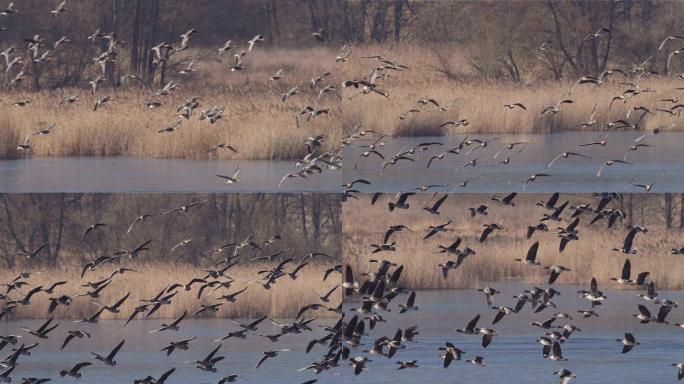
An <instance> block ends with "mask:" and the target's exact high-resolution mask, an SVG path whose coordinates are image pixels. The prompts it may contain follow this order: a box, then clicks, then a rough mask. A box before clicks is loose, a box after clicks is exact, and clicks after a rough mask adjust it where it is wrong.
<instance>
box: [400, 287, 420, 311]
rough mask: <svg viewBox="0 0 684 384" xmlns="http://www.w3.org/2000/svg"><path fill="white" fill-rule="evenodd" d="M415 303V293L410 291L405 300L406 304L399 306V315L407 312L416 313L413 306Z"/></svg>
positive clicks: (415, 307) (416, 308) (415, 308)
mask: <svg viewBox="0 0 684 384" xmlns="http://www.w3.org/2000/svg"><path fill="white" fill-rule="evenodd" d="M415 301H416V292H415V291H412V292H411V293H410V294H409V297H408V299H407V300H406V304H399V308H401V310H400V311H399V313H406V312H408V311H417V310H418V307H417V306H416V305H415V304H414V303H415Z"/></svg>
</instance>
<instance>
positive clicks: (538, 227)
mask: <svg viewBox="0 0 684 384" xmlns="http://www.w3.org/2000/svg"><path fill="white" fill-rule="evenodd" d="M536 231H542V232H548V231H549V227H548V226H547V225H546V224H544V223H537V224H536V225H530V226H528V227H527V235H526V238H527V239H531V238H532V235H534V233H535V232H536Z"/></svg>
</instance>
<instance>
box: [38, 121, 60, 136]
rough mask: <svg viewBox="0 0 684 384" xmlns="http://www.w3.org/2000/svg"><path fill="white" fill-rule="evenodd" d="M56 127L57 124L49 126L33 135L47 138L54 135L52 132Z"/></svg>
mask: <svg viewBox="0 0 684 384" xmlns="http://www.w3.org/2000/svg"><path fill="white" fill-rule="evenodd" d="M56 126H57V123H52V124H50V125H48V126H47V127H45V128H41V129H39V130H38V131H37V132H35V133H34V134H33V136H45V135H49V134H50V133H52V130H53V129H55V127H56Z"/></svg>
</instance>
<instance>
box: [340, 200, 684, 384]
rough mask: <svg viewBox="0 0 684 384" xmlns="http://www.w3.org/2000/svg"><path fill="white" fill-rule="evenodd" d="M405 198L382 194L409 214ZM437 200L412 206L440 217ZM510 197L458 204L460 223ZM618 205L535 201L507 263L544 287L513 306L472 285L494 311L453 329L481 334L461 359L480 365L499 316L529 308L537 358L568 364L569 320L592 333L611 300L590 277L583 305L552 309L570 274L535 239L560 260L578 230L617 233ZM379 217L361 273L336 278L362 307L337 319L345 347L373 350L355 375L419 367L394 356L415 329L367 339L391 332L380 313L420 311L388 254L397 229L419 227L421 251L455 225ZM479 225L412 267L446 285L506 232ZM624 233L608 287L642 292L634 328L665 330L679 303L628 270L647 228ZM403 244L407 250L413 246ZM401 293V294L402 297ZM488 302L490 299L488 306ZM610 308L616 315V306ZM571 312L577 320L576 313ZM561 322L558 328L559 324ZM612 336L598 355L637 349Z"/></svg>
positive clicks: (645, 275)
mask: <svg viewBox="0 0 684 384" xmlns="http://www.w3.org/2000/svg"><path fill="white" fill-rule="evenodd" d="M382 195H383V194H381V193H376V194H374V195H373V196H372V198H370V199H369V200H370V204H371V205H375V206H376V207H377V205H376V204H379V202H380V201H383V198H382ZM413 195H415V193H413V192H410V193H400V194H397V196H395V197H393V198H392V197H390V201H389V202H388V203H387V204H388V209H389V212H396V211H397V210H408V209H410V206H411V204H410V197H411V196H413ZM437 196H439V195H438V194H434V195H433V198H432V199H431V200H430V201H428V203H427V204H426V205H424V206H422V207H420V208H422V210H423V211H426V212H427V213H426V214H428V215H429V216H430V217H432V216H435V217H439V215H440V214H441V212H440V207H441V206H442V205H443V204H444V203H445V200H447V198H448V197H449V196H452V195H449V194H445V195H443V196H441V197H439V198H437ZM515 198H516V193H511V194H508V195H505V196H494V197H492V198H491V201H493V202H495V203H494V204H496V205H497V206H496V207H492V208H490V207H489V206H488V205H487V203H483V204H480V205H478V206H475V207H470V208H468V210H467V211H466V209H465V206H464V205H463V210H464V211H466V212H464V216H465V217H467V219H466V220H469V221H472V220H474V219H475V218H476V217H481V218H484V219H490V220H491V219H492V217H493V216H494V217H495V214H496V211H497V210H499V209H500V208H504V207H508V208H509V209H516V208H515V207H516V201H515ZM620 199H622V196H621V195H620V194H616V193H604V194H596V196H595V197H594V199H592V200H593V202H591V203H586V204H578V205H575V206H570V202H569V201H567V200H566V201H563V199H561V195H560V194H559V193H554V194H552V195H551V196H549V197H548V199H546V200H542V201H540V202H538V203H536V205H537V206H539V207H540V208H539V209H540V210H541V214H540V217H539V220H538V221H536V222H533V223H530V225H529V226H528V227H527V234H526V237H527V239H528V241H529V242H530V243H531V244H530V246H529V249H528V251H527V252H526V253H525V254H521V255H517V256H518V257H517V258H515V256H511V261H512V262H517V263H520V264H521V266H522V268H528V269H529V270H530V274H531V275H533V274H535V273H538V271H539V270H540V269H541V270H542V271H548V272H547V273H548V287H547V288H541V287H538V286H532V287H529V289H525V290H524V292H521V293H519V294H517V295H515V296H514V297H513V299H514V301H513V302H512V303H511V304H510V305H506V304H505V301H506V300H505V299H501V298H500V297H501V296H500V294H501V291H500V290H497V289H496V288H495V287H493V286H485V287H482V288H479V289H477V292H481V293H477V292H476V291H474V290H473V293H474V294H476V295H479V294H482V295H483V301H484V303H486V307H483V308H487V309H491V310H494V311H495V315H493V316H492V317H491V322H490V323H485V321H484V319H483V318H482V316H481V314H476V313H473V314H472V320H471V321H469V322H468V323H467V324H466V325H465V326H464V327H463V328H462V329H461V328H459V329H457V330H456V332H457V334H462V335H472V336H480V337H481V346H482V350H481V351H476V352H474V354H473V353H472V352H471V354H469V355H468V356H472V358H470V359H468V360H466V362H469V363H472V364H475V365H478V366H481V367H484V366H486V362H485V358H486V356H487V355H486V351H487V347H488V346H489V345H490V344H492V343H496V337H497V336H498V335H499V331H498V330H497V329H496V328H497V326H496V325H497V324H499V325H500V323H501V322H504V321H505V319H507V318H510V317H512V316H516V314H518V313H522V311H523V309H524V307H525V306H529V307H531V310H532V311H533V313H534V314H535V316H540V318H539V320H537V321H534V322H532V323H531V324H530V325H531V326H532V327H538V328H539V329H540V332H542V334H541V335H540V336H539V338H538V339H537V342H538V343H539V344H540V348H541V354H540V357H541V358H544V359H549V360H552V361H559V362H563V361H566V360H567V359H566V357H565V356H564V355H563V353H562V348H567V346H569V345H572V338H571V335H573V334H574V332H579V331H581V329H580V327H579V326H578V325H579V324H578V323H576V322H573V321H574V320H573V316H577V317H580V318H581V319H583V320H581V321H582V324H581V325H582V328H585V330H586V328H588V327H591V322H592V320H591V319H595V318H598V317H599V316H600V313H601V312H602V311H601V308H603V306H604V305H605V304H606V303H608V302H609V301H610V300H609V298H608V296H607V295H606V294H604V293H603V292H602V291H601V290H600V289H599V282H598V281H597V278H595V277H590V276H587V277H586V281H587V283H589V285H588V287H586V288H584V289H581V290H579V291H578V292H577V294H578V295H579V297H580V298H582V299H584V300H583V302H584V303H585V304H586V305H585V306H582V307H578V308H561V307H560V304H559V305H556V304H555V303H554V297H556V296H559V295H561V291H563V290H562V289H561V288H558V287H557V286H556V285H554V284H555V283H556V282H557V280H558V278H559V276H561V275H562V274H567V273H573V272H572V270H571V269H570V268H568V267H567V266H564V265H561V264H553V265H545V264H544V263H543V261H544V257H540V256H541V255H538V250H539V246H540V240H542V241H550V240H545V239H544V237H546V235H544V234H543V233H544V232H549V235H550V234H551V233H554V232H555V234H554V237H556V238H557V239H558V240H559V246H558V252H559V253H560V254H562V253H563V251H564V250H566V249H567V247H568V244H569V243H571V242H574V241H580V238H581V237H580V234H581V232H582V231H583V230H584V229H585V228H586V230H589V228H590V227H589V226H594V227H595V226H598V225H604V226H606V227H607V228H618V227H619V226H620V225H622V224H619V223H621V222H622V220H623V219H625V217H626V214H625V212H623V211H621V210H619V209H616V208H614V206H615V203H616V202H618V201H619V200H620ZM426 200H427V199H426ZM433 200H436V201H433ZM594 204H595V206H594ZM376 207H374V208H371V209H376V210H377V209H382V207H377V208H376ZM414 209H415V208H414ZM518 209H520V208H518ZM493 211H494V212H493ZM387 215H388V219H387V220H386V221H387V222H389V223H388V224H391V225H389V226H387V227H385V228H384V229H382V232H381V233H382V236H381V239H379V241H378V242H376V243H375V244H371V247H372V248H371V249H369V250H368V256H367V259H365V258H362V259H361V260H367V261H368V263H369V264H368V269H367V270H363V271H358V270H356V271H355V270H353V268H352V266H351V265H346V266H345V271H344V282H343V285H342V287H343V289H344V292H345V296H346V297H347V301H351V302H352V303H359V302H360V305H358V308H354V307H351V306H345V309H346V310H345V314H348V315H350V316H351V318H350V319H349V320H346V321H345V328H344V333H343V335H344V336H343V339H344V340H345V341H346V342H347V343H348V344H349V346H350V348H351V349H352V351H354V350H355V349H356V347H357V346H359V345H372V348H371V349H369V350H364V351H363V353H361V351H357V352H358V355H357V356H355V357H352V358H351V359H350V363H351V364H352V366H353V367H354V373H355V374H357V375H359V374H362V373H363V372H365V371H367V370H368V369H369V367H370V366H372V363H371V362H372V361H377V359H378V358H382V357H386V358H390V359H391V358H394V359H397V358H399V359H400V360H398V361H396V364H397V369H408V368H416V367H418V366H419V365H418V361H417V360H401V358H400V357H399V356H400V355H401V354H408V355H410V354H411V350H412V349H415V348H417V347H414V346H415V345H416V344H417V343H420V341H419V340H418V337H417V335H419V333H420V330H419V327H418V326H411V327H409V328H406V329H402V328H398V329H396V332H395V333H394V334H390V335H386V334H385V335H378V334H377V332H376V333H375V334H374V333H373V329H374V328H375V327H376V325H377V324H379V323H384V324H385V326H384V328H385V329H388V330H389V332H392V330H391V329H393V327H392V324H391V319H388V317H387V315H390V314H393V315H392V317H391V318H393V319H396V321H401V320H400V319H402V314H404V313H407V312H412V311H417V310H418V307H419V302H420V300H419V296H420V293H417V292H416V291H409V290H407V289H405V288H403V287H402V286H401V276H402V273H403V274H405V273H406V272H407V269H408V267H407V266H405V265H400V264H398V262H394V261H392V260H393V257H392V254H393V252H395V251H397V250H398V248H399V245H398V244H397V241H396V238H397V236H402V233H407V232H414V233H416V232H418V233H420V231H423V233H424V235H422V236H421V237H422V239H423V242H424V243H426V245H421V248H427V249H429V248H431V247H434V245H433V244H431V243H432V242H434V239H438V238H440V236H439V234H443V235H442V236H441V237H442V238H444V236H447V235H448V232H450V231H456V230H455V229H453V227H454V226H455V225H456V224H455V223H453V222H452V220H447V221H445V222H443V223H439V224H434V225H430V226H429V227H428V228H425V229H423V228H416V227H415V226H409V225H408V224H409V223H405V224H402V223H396V222H393V221H392V219H391V217H392V214H391V213H390V214H387ZM406 220H409V218H406ZM580 221H582V222H585V224H583V225H580ZM551 223H554V224H557V225H558V226H557V228H556V229H554V228H552V227H551ZM521 224H522V223H521ZM482 228H483V229H482V232H481V234H480V235H479V236H478V237H477V238H476V239H475V241H474V244H468V245H466V241H467V240H466V239H462V238H461V237H460V236H457V237H456V239H455V240H454V241H453V242H452V243H450V244H449V243H447V244H443V243H441V241H440V244H438V246H437V247H436V249H435V251H434V252H435V253H437V254H438V255H440V259H442V260H444V261H442V262H441V263H440V264H438V265H434V264H431V261H430V260H428V259H425V262H424V265H421V266H420V268H427V269H430V268H437V269H439V270H440V271H441V274H442V276H443V278H444V279H445V280H446V279H449V278H450V275H449V272H450V271H452V270H457V269H458V268H462V265H464V263H468V260H469V259H470V258H472V257H477V256H475V255H477V251H476V250H475V249H476V248H477V244H482V243H485V242H487V241H488V240H489V239H491V238H493V237H496V236H497V233H498V232H500V231H504V230H505V228H504V226H503V225H501V224H499V223H497V222H493V223H489V224H484V225H483V226H482ZM518 228H519V226H518ZM508 230H509V231H510V230H511V229H510V228H508ZM625 230H626V236H625V239H624V241H623V243H622V244H616V245H615V247H614V248H613V251H614V252H618V253H620V254H623V255H625V261H624V264H623V267H622V269H621V270H620V271H615V275H614V277H612V278H611V279H610V281H612V282H613V284H617V285H619V286H623V287H631V288H633V289H638V290H639V291H640V293H639V294H638V295H637V294H634V296H635V300H634V301H638V302H635V303H634V304H633V305H634V307H635V308H634V310H635V312H634V313H632V316H633V317H634V318H635V320H634V321H635V322H637V323H639V324H643V325H646V324H649V326H651V324H655V325H663V324H670V323H669V322H668V320H667V317H668V314H669V313H670V311H671V310H672V309H673V308H677V307H678V303H677V302H676V301H674V300H671V299H668V298H666V297H664V295H662V294H659V292H657V290H656V285H655V280H654V279H652V277H653V276H652V275H651V274H650V273H649V272H648V271H641V272H639V273H637V274H633V273H632V264H631V261H630V256H632V255H635V254H637V253H638V250H637V248H636V247H635V244H636V241H637V236H638V235H639V236H644V234H645V233H647V232H648V229H647V228H645V227H643V226H633V227H627V228H626V229H625ZM412 236H415V235H412ZM535 238H538V239H535ZM429 239H431V240H429ZM418 241H419V240H418ZM489 241H491V240H489ZM404 243H405V244H413V242H408V243H407V242H404ZM608 246H609V245H608ZM509 252H510V251H509ZM671 253H673V254H680V253H681V249H679V248H673V249H672V250H671ZM383 254H384V255H388V256H386V257H387V259H382V258H381V257H382V255H383ZM586 257H589V256H586ZM435 263H436V262H435ZM364 265H365V264H364V263H363V262H362V263H361V265H359V266H358V268H365V267H364ZM414 268H415V267H414ZM361 272H363V273H361ZM419 275H420V273H419ZM580 280H585V279H580ZM605 283H608V282H605ZM563 293H566V292H563ZM402 296H404V298H402ZM495 298H496V299H495ZM500 300H502V301H503V302H501V301H500ZM495 301H496V302H498V303H496V304H495ZM528 303H529V304H528ZM630 305H631V304H630ZM654 305H655V306H656V307H655V308H652V309H649V306H654ZM611 310H614V308H612V309H611ZM396 312H398V313H399V315H397V314H396ZM487 312H489V311H487ZM551 312H552V313H551ZM575 313H577V314H578V315H575ZM537 314H538V315H537ZM404 316H409V315H404ZM628 316H629V315H628ZM407 321H408V322H409V323H410V322H411V320H410V319H409V320H407ZM509 321H510V320H509ZM561 322H563V323H562V324H560V323H561ZM449 326H453V324H449ZM674 326H675V327H678V328H684V324H680V323H676V324H674ZM604 333H605V332H604ZM444 334H445V335H447V338H448V339H451V338H452V337H456V338H458V337H459V336H458V335H457V334H454V335H453V336H451V335H450V333H449V332H447V331H445V333H444ZM616 336H617V334H616ZM369 338H370V340H369ZM616 340H617V342H616V344H617V345H616V347H615V350H614V351H611V350H606V351H604V353H605V354H611V353H629V352H630V351H632V350H633V349H634V348H637V349H638V348H639V345H640V343H641V342H640V341H639V339H638V334H636V335H635V334H633V333H631V332H626V333H624V336H622V337H620V338H616ZM458 344H459V343H458V341H453V340H448V341H446V343H445V345H444V346H442V347H440V348H439V350H440V351H441V352H442V354H441V358H442V360H443V367H444V368H448V367H449V366H452V364H453V363H455V362H458V361H461V360H462V355H464V354H465V352H464V351H463V350H462V349H461V348H459V347H458ZM424 348H425V347H422V348H419V349H421V350H423V349H424ZM403 351H405V352H403ZM373 359H375V360H373ZM672 366H674V367H676V368H677V377H678V379H679V380H681V379H682V378H684V363H682V362H676V363H672ZM553 374H555V375H558V376H559V378H560V382H561V383H568V382H570V381H571V380H572V379H574V378H575V377H576V376H575V373H573V372H570V371H569V370H567V369H564V368H561V369H559V370H557V371H555V372H553Z"/></svg>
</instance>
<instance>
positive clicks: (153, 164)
mask: <svg viewBox="0 0 684 384" xmlns="http://www.w3.org/2000/svg"><path fill="white" fill-rule="evenodd" d="M238 164H239V165H240V176H239V178H240V182H239V183H237V184H232V185H226V184H225V182H224V181H223V180H222V179H219V178H218V177H216V175H217V174H221V175H229V176H232V174H233V172H234V171H235V168H236V167H237V165H238ZM293 170H294V166H293V162H290V161H268V160H243V161H238V160H184V159H148V158H126V157H32V158H25V159H19V160H0V193H1V192H6V193H12V192H17V193H21V192H82V193H87V192H338V191H339V190H340V182H341V176H342V175H341V172H340V171H330V170H327V169H324V170H323V172H322V173H320V174H316V175H313V176H309V177H308V178H307V179H303V178H299V177H298V178H292V179H288V180H286V181H285V182H284V183H283V185H282V186H281V187H280V188H279V187H278V182H279V181H280V179H281V178H282V177H283V176H284V175H286V174H287V173H290V172H292V171H293Z"/></svg>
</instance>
